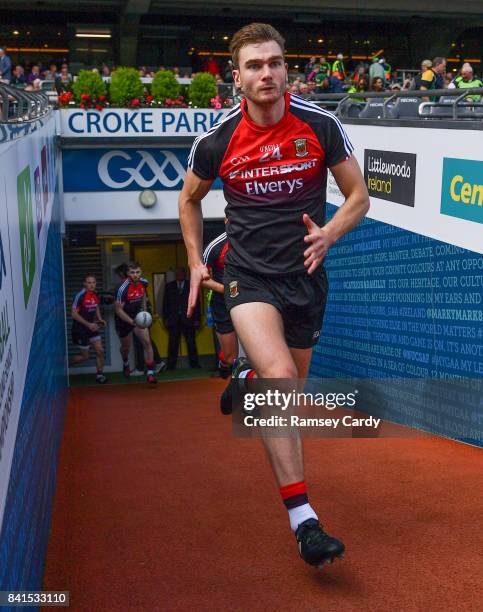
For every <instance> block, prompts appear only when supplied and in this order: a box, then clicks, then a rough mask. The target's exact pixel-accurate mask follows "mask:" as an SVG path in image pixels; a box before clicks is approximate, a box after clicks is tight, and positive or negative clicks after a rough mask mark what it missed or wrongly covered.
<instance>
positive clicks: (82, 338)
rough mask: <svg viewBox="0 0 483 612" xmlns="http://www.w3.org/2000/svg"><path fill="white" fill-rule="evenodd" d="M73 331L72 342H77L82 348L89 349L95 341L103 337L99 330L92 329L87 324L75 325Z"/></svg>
mask: <svg viewBox="0 0 483 612" xmlns="http://www.w3.org/2000/svg"><path fill="white" fill-rule="evenodd" d="M71 332H72V334H71V335H72V344H75V345H76V346H77V347H79V348H80V349H82V350H87V349H88V348H90V346H91V344H92V343H93V342H97V341H98V340H100V339H101V336H100V334H99V332H98V331H95V332H93V331H90V330H89V329H87V327H86V326H85V325H82V327H73V328H72V330H71Z"/></svg>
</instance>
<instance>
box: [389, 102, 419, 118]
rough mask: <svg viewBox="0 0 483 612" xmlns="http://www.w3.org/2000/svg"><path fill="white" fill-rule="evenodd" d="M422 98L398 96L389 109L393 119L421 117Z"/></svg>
mask: <svg viewBox="0 0 483 612" xmlns="http://www.w3.org/2000/svg"><path fill="white" fill-rule="evenodd" d="M420 104H421V99H420V98H398V99H397V100H396V103H395V104H394V106H393V107H392V108H391V109H390V111H389V116H390V117H391V118H392V119H404V118H412V119H419V105H420Z"/></svg>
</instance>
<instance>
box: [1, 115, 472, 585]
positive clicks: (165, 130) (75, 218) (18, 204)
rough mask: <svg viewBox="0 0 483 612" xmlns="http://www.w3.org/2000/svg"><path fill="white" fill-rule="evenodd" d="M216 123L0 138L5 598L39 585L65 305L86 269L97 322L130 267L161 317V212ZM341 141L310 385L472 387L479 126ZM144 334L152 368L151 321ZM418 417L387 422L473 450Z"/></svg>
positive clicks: (104, 122)
mask: <svg viewBox="0 0 483 612" xmlns="http://www.w3.org/2000/svg"><path fill="white" fill-rule="evenodd" d="M224 112H225V111H221V112H218V111H214V110H203V109H176V110H167V109H146V110H141V111H133V110H130V109H111V110H109V111H102V113H100V112H98V111H94V110H90V111H88V112H84V111H79V110H78V109H63V110H60V111H54V110H51V109H44V111H42V113H41V114H40V115H39V116H38V117H37V118H31V119H30V120H29V121H27V122H24V123H22V124H18V123H17V124H13V123H11V122H10V123H3V124H0V126H1V141H0V193H1V194H2V200H4V203H2V206H1V208H0V215H1V217H0V218H1V243H0V244H1V251H0V254H1V266H0V272H1V277H0V280H1V283H0V289H1V294H0V296H1V301H0V313H1V326H2V327H1V352H0V375H1V403H0V416H1V421H0V422H1V428H0V521H1V522H0V524H1V527H2V529H1V538H0V585H1V587H2V589H4V590H5V589H7V588H14V587H15V588H18V586H19V585H21V586H22V589H31V590H35V589H39V588H40V586H41V584H42V572H43V564H44V559H45V553H46V548H47V542H48V534H49V527H50V518H51V509H52V500H53V495H54V486H55V478H56V469H57V460H58V451H59V445H60V442H61V438H62V432H63V422H64V417H65V410H66V406H67V400H68V371H67V359H66V357H67V355H68V353H69V351H70V347H69V344H68V333H67V331H68V325H67V319H68V315H67V313H68V311H69V302H70V300H71V298H72V295H73V293H74V292H75V291H76V290H77V289H78V288H79V286H80V283H81V280H82V277H83V275H84V274H85V272H87V271H90V272H93V273H95V274H96V275H97V277H98V279H99V286H100V288H102V293H103V294H105V296H106V303H105V305H106V308H107V309H108V310H109V308H112V307H111V306H109V295H112V290H113V287H114V286H115V285H116V283H117V279H116V276H115V268H116V266H117V265H118V264H119V263H121V262H123V261H127V260H130V259H134V260H138V261H140V262H141V265H142V268H143V271H144V275H145V276H147V277H148V279H149V280H150V281H151V283H150V285H151V289H150V296H149V297H150V299H151V302H152V305H153V309H154V312H155V313H157V314H160V305H161V304H162V295H163V288H164V285H165V283H166V279H167V278H168V280H169V274H170V273H171V271H172V270H173V269H174V268H176V267H177V266H180V265H186V254H185V251H184V247H183V243H182V239H181V233H180V227H179V221H178V215H177V205H176V202H177V196H178V193H179V190H180V186H181V184H182V181H183V177H184V172H185V168H186V162H187V156H188V152H189V148H190V146H191V143H192V142H193V139H194V137H195V136H196V135H198V134H202V133H203V132H204V129H203V128H205V129H206V128H207V127H210V126H212V125H213V124H214V123H215V122H216V121H217V120H219V119H220V118H221V117H222V116H223V114H224ZM143 117H144V118H143ZM142 118H143V119H142ZM345 127H346V129H347V132H348V134H349V137H350V138H351V139H352V140H353V141H354V142H355V144H356V151H355V154H356V157H357V158H358V161H359V163H360V165H361V168H362V169H363V171H364V176H365V180H366V183H367V185H368V188H369V193H370V196H371V211H370V213H369V215H368V218H367V219H365V220H364V222H363V223H362V224H361V225H360V226H359V227H358V228H356V229H355V230H354V231H352V232H351V233H350V234H348V235H347V236H346V237H344V238H343V239H342V240H341V241H340V242H339V243H338V244H337V245H336V246H334V248H333V249H332V251H331V253H330V256H329V257H328V259H327V270H328V274H329V279H330V284H331V294H330V299H329V303H328V307H327V314H326V319H325V321H324V330H323V333H322V334H321V337H320V340H319V344H318V345H317V347H316V349H315V352H314V357H313V361H312V367H311V377H312V378H318V377H326V378H337V377H341V376H351V377H361V378H371V379H376V378H378V379H382V380H388V379H390V378H391V377H394V376H396V377H399V378H403V379H405V380H407V379H417V380H421V379H437V380H440V381H448V380H449V381H454V380H458V379H468V380H470V381H473V382H476V383H477V381H481V375H482V374H483V370H482V363H483V360H482V357H483V353H482V350H483V349H482V342H481V339H482V336H481V330H482V322H483V321H482V312H483V311H482V306H481V300H482V295H483V293H482V286H483V285H482V279H483V257H482V252H483V249H482V241H481V223H482V222H483V157H482V148H481V134H482V131H481V129H482V124H481V121H478V120H477V121H475V122H468V121H467V122H466V123H465V124H464V125H463V124H461V123H458V122H457V121H447V122H441V121H440V122H438V123H437V124H435V123H431V122H425V123H423V122H420V123H419V124H418V125H415V123H414V122H410V121H407V122H404V121H400V122H399V123H395V122H393V123H391V122H389V121H388V122H385V123H384V124H379V125H377V121H375V120H370V119H369V120H350V119H348V120H346V121H345ZM214 187H215V188H214V190H213V191H212V192H211V193H210V195H209V196H208V197H207V198H206V200H205V201H204V202H203V212H204V216H205V220H206V223H205V240H209V239H210V238H211V237H214V236H216V235H217V234H218V233H219V232H220V231H221V229H222V227H223V209H224V200H223V196H222V190H221V184H215V186H214ZM3 196H5V197H3ZM327 200H328V215H329V216H330V215H332V214H333V213H334V212H335V210H336V209H337V206H338V205H340V204H341V203H342V201H343V197H342V194H341V193H340V191H339V190H338V187H337V185H336V184H335V181H334V180H333V178H332V177H331V176H330V175H329V181H328V192H327ZM110 316H112V312H111V315H110ZM107 333H108V336H107V337H106V346H107V365H108V368H106V369H107V370H111V371H117V370H119V369H120V362H119V357H118V351H117V349H116V347H117V341H116V339H115V336H114V335H113V325H108V332H107ZM153 335H154V338H155V340H156V341H157V342H158V343H159V348H160V352H161V354H163V355H165V354H166V342H167V341H166V333H165V331H164V329H163V328H162V326H161V325H158V326H155V328H154V331H153ZM198 348H199V352H200V353H201V354H202V355H205V356H206V358H207V359H208V358H209V356H210V355H211V354H212V353H213V344H212V336H211V330H210V329H209V328H208V327H206V326H203V330H202V331H201V332H200V333H199V336H198ZM480 405H481V404H480ZM432 410H433V409H432V408H431V407H430V406H429V405H428V407H427V408H426V409H425V410H423V411H421V410H420V411H411V410H410V407H408V409H407V414H402V412H404V409H403V407H401V405H400V406H399V410H396V409H394V410H393V412H392V413H391V412H389V413H388V414H387V415H386V416H387V417H388V418H389V419H390V418H394V420H395V421H398V422H403V423H404V424H405V425H406V426H408V427H414V428H419V429H423V430H427V431H431V432H432V433H434V434H437V435H439V436H443V437H449V438H452V439H455V440H458V441H460V442H466V443H468V444H473V445H477V446H481V445H482V444H483V439H482V437H481V412H480V408H479V407H478V405H475V406H466V407H465V410H461V411H454V412H453V413H446V414H445V415H444V418H437V417H438V415H437V414H435V413H434V412H431V411H432ZM434 410H436V409H434ZM396 412H398V414H396ZM440 416H441V415H440Z"/></svg>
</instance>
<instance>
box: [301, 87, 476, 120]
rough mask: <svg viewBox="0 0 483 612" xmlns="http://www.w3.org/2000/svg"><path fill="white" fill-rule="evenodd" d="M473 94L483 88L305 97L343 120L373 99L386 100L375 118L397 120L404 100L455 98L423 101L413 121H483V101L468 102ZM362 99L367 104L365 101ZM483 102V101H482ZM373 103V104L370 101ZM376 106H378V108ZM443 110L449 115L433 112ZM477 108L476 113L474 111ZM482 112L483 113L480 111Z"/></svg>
mask: <svg viewBox="0 0 483 612" xmlns="http://www.w3.org/2000/svg"><path fill="white" fill-rule="evenodd" d="M472 95H479V96H483V87H475V88H468V89H434V90H409V89H403V90H401V91H397V92H393V91H383V92H375V91H366V92H359V91H357V92H353V93H350V94H349V93H340V94H310V95H308V96H303V97H304V98H305V99H306V100H311V101H312V102H315V103H316V104H319V105H320V106H324V107H325V108H327V109H328V110H333V111H334V113H335V114H336V115H337V116H339V117H342V118H348V117H349V116H350V115H349V109H350V107H351V106H354V105H357V104H359V105H360V107H361V108H360V110H361V112H362V111H363V110H364V109H365V108H367V103H368V102H369V101H372V100H382V105H380V104H377V106H380V108H381V115H380V116H378V115H376V114H373V115H371V118H373V119H376V118H379V119H395V118H397V117H395V115H394V113H393V109H394V107H395V105H396V104H397V103H398V102H397V101H398V100H401V99H403V100H404V102H407V101H409V100H410V99H413V100H414V101H415V102H416V99H417V100H419V99H422V98H426V99H427V98H436V99H438V98H455V100H454V102H453V101H451V100H445V101H444V102H440V101H439V100H438V101H434V102H428V101H422V102H421V103H420V104H419V106H418V113H417V115H413V118H415V119H416V118H424V119H436V120H437V119H443V118H446V119H447V118H450V119H475V120H482V119H483V102H481V101H472V100H471V101H467V100H466V98H468V96H472ZM361 99H363V100H364V102H361ZM482 99H483V98H482ZM369 103H370V102H369ZM374 106H376V105H374ZM437 108H443V109H447V110H448V113H433V112H432V110H433V109H437ZM472 109H473V110H472ZM480 109H481V110H480ZM352 118H357V115H352ZM404 118H406V119H410V118H411V115H404Z"/></svg>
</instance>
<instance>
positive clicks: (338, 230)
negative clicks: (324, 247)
mask: <svg viewBox="0 0 483 612" xmlns="http://www.w3.org/2000/svg"><path fill="white" fill-rule="evenodd" d="M368 210H369V199H368V198H367V197H366V195H365V194H362V193H358V192H356V193H354V194H351V195H350V196H349V197H348V198H347V200H346V201H345V202H344V203H343V204H342V206H340V207H339V209H338V211H337V212H336V213H335V215H334V216H333V217H332V219H331V220H330V221H329V222H328V223H327V224H326V225H324V229H325V230H326V231H327V232H328V234H329V237H330V242H331V244H334V243H335V242H337V240H339V238H342V236H343V235H344V234H347V232H350V231H351V229H353V228H354V227H356V225H358V223H359V222H360V220H361V219H362V218H363V217H364V215H365V214H366V213H367V211H368Z"/></svg>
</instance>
